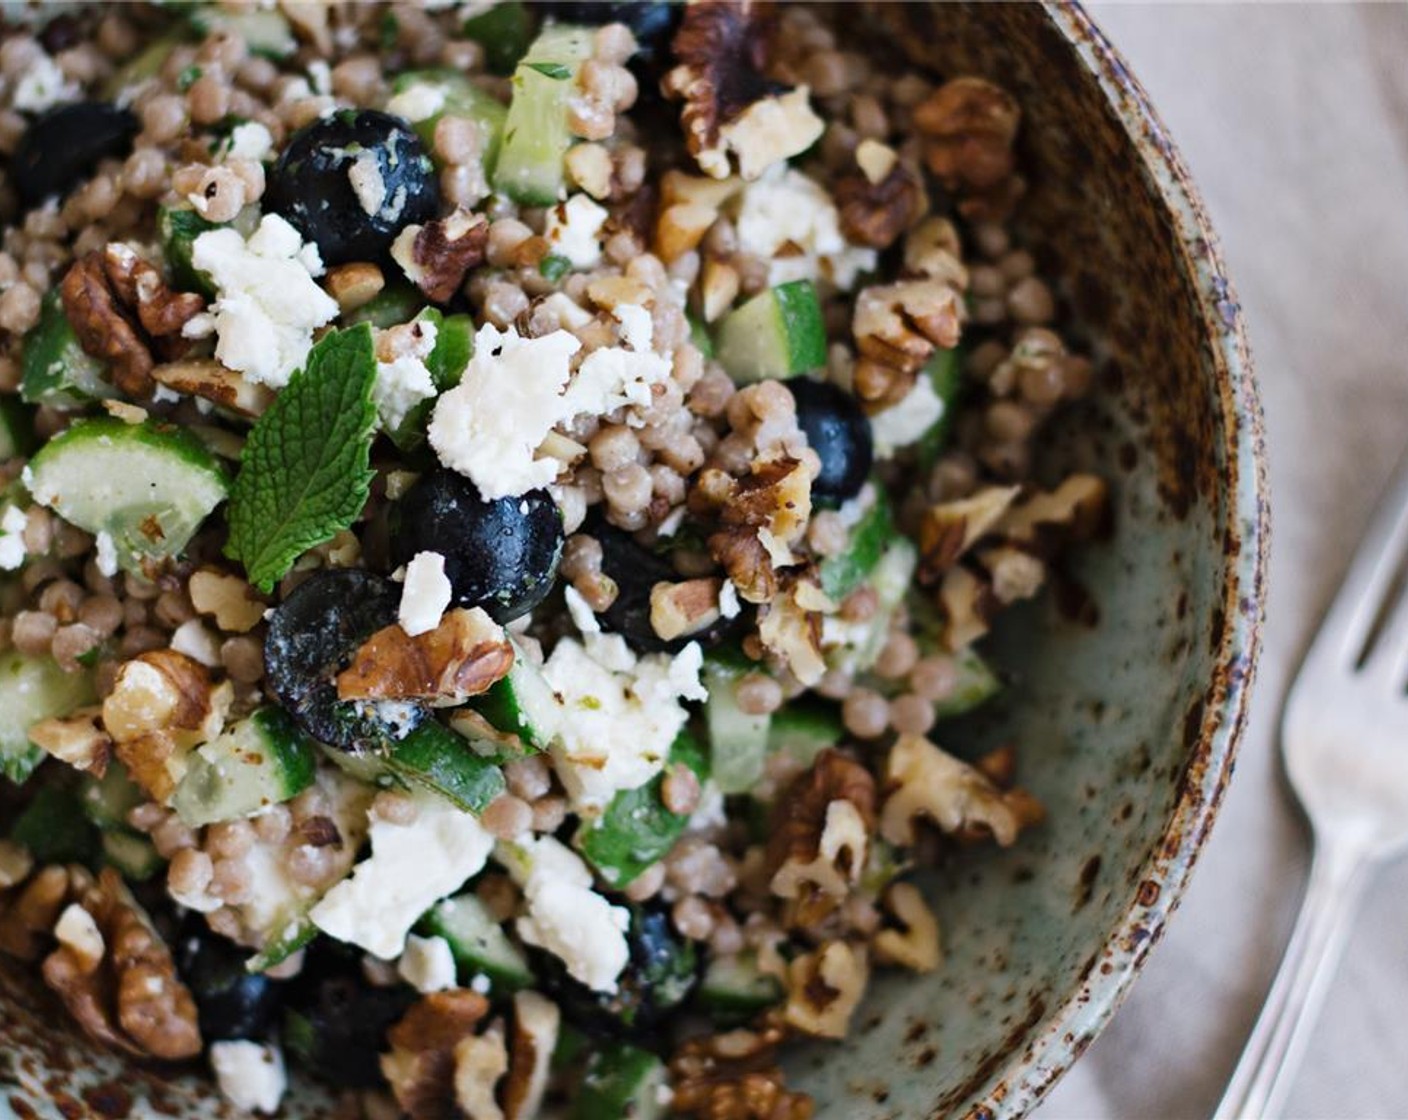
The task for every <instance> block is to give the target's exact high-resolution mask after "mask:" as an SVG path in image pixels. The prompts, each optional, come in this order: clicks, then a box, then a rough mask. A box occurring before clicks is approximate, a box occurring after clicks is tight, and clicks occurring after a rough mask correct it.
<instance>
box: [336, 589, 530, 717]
mask: <svg viewBox="0 0 1408 1120" xmlns="http://www.w3.org/2000/svg"><path fill="white" fill-rule="evenodd" d="M512 667H513V647H512V646H511V645H509V642H508V638H506V637H505V636H504V631H503V627H501V626H499V625H498V624H497V623H496V622H494V621H493V619H491V618H490V617H489V616H488V615H487V614H485V613H484V611H483V610H482V609H481V608H479V607H475V608H474V609H473V610H464V609H462V608H461V609H456V610H452V611H447V612H446V613H445V615H444V617H443V618H441V620H440V625H438V626H437V627H435V629H434V630H428V631H426V632H425V633H423V634H417V635H416V636H415V637H411V636H410V635H409V634H407V633H406V631H405V630H403V629H402V628H401V624H400V623H399V622H394V623H392V624H391V625H390V626H387V627H385V628H384V629H382V630H378V631H377V632H376V633H375V634H373V635H372V636H371V637H370V638H368V639H367V640H366V642H365V643H363V645H362V647H361V648H360V649H359V650H357V652H356V654H355V655H354V656H353V658H352V663H351V664H350V665H348V666H347V668H346V669H344V670H343V671H342V672H341V673H339V674H338V676H337V695H338V698H339V699H342V700H429V701H432V702H437V703H444V704H458V703H462V702H463V701H464V700H465V699H466V698H467V697H470V696H476V695H478V694H479V693H481V692H483V691H484V690H485V689H487V688H488V687H489V686H490V685H491V684H493V683H494V682H495V681H497V680H499V679H500V678H501V677H502V676H504V674H505V673H507V672H508V671H509V669H511V668H512Z"/></svg>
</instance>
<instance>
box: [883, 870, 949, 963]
mask: <svg viewBox="0 0 1408 1120" xmlns="http://www.w3.org/2000/svg"><path fill="white" fill-rule="evenodd" d="M884 905H885V910H886V912H887V913H888V914H889V915H890V916H891V917H892V918H893V919H894V921H895V923H896V925H898V927H899V928H898V929H895V928H891V929H882V930H881V931H880V932H879V933H877V934H876V935H875V937H874V939H873V940H872V941H871V943H870V947H871V948H872V949H874V950H875V956H876V957H877V958H878V959H879V960H881V961H884V962H885V963H886V964H898V965H903V966H904V967H905V968H910V969H913V970H914V971H915V972H933V971H934V969H936V968H938V967H939V962H940V961H941V960H942V959H943V956H942V951H941V949H940V947H939V921H938V919H937V918H935V917H934V914H933V911H932V910H930V909H929V907H928V906H927V905H926V904H925V902H924V896H923V895H921V894H920V893H919V889H918V888H917V887H915V886H914V885H913V884H912V883H893V884H891V886H890V889H889V890H887V891H886V892H885V898H884Z"/></svg>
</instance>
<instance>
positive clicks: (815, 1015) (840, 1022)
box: [783, 941, 870, 1038]
mask: <svg viewBox="0 0 1408 1120" xmlns="http://www.w3.org/2000/svg"><path fill="white" fill-rule="evenodd" d="M869 980H870V962H869V960H868V959H867V956H866V951H865V948H864V946H859V945H851V944H850V943H849V942H846V941H827V942H825V943H823V944H822V945H821V946H820V947H819V948H818V949H817V950H816V951H815V952H813V953H803V954H802V955H801V956H799V957H797V958H796V959H795V960H793V961H792V962H791V963H790V964H789V965H788V966H787V1007H786V1009H785V1011H784V1012H783V1014H784V1015H785V1016H786V1018H787V1023H788V1025H789V1026H792V1027H795V1028H796V1029H797V1030H799V1031H804V1032H806V1033H807V1034H812V1035H818V1036H820V1037H822V1038H845V1037H846V1031H847V1028H848V1027H849V1026H850V1023H851V1015H852V1014H853V1013H854V1012H855V1009H856V1006H857V1005H858V1004H859V1003H860V1000H861V996H863V995H864V994H865V986H866V984H867V983H868V982H869Z"/></svg>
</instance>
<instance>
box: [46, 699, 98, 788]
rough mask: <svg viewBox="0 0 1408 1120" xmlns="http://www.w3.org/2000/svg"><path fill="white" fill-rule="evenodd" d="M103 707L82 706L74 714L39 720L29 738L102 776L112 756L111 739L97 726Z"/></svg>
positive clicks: (81, 767) (52, 753)
mask: <svg viewBox="0 0 1408 1120" xmlns="http://www.w3.org/2000/svg"><path fill="white" fill-rule="evenodd" d="M101 716H102V709H101V708H96V707H94V708H79V709H78V710H77V711H75V712H74V713H73V714H72V715H67V716H56V717H55V718H53V719H45V720H40V721H39V722H38V723H36V724H34V725H33V726H32V727H30V729H29V741H30V742H31V743H33V744H34V745H35V746H36V747H39V748H41V749H42V750H44V751H45V752H46V753H48V754H51V755H53V756H54V757H55V758H57V759H58V760H59V761H60V762H66V763H68V765H70V766H72V767H73V768H74V769H76V770H85V771H87V772H88V773H90V774H92V775H94V776H95V777H98V778H101V777H102V776H103V775H104V774H105V773H107V769H108V760H109V759H110V758H111V757H112V739H111V738H110V737H109V736H108V733H107V732H106V731H104V730H103V729H102V728H101V727H100V726H98V721H99V719H100V717H101Z"/></svg>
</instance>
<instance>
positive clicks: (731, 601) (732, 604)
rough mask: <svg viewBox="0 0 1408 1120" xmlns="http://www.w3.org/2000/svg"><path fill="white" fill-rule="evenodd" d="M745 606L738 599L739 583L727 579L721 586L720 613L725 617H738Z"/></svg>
mask: <svg viewBox="0 0 1408 1120" xmlns="http://www.w3.org/2000/svg"><path fill="white" fill-rule="evenodd" d="M742 609H743V606H742V604H741V603H739V601H738V584H736V583H734V582H733V580H731V579H726V580H724V582H723V586H722V587H720V588H719V613H720V614H721V615H723V616H724V617H725V618H737V617H738V612H739V611H741V610H742Z"/></svg>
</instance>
